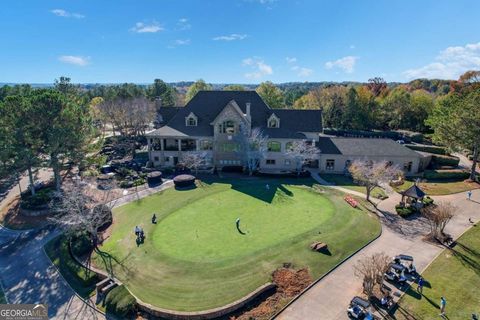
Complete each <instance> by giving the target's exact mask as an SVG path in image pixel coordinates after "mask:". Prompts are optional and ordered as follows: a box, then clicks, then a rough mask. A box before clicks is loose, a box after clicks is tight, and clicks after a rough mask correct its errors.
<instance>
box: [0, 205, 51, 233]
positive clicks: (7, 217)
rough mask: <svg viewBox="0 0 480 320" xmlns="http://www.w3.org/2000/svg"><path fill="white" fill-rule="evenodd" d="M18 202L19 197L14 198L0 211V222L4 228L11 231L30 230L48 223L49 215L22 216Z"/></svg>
mask: <svg viewBox="0 0 480 320" xmlns="http://www.w3.org/2000/svg"><path fill="white" fill-rule="evenodd" d="M19 200H20V197H16V198H15V199H13V200H12V201H10V202H9V203H8V204H7V205H6V206H5V207H4V208H2V210H1V211H0V220H1V221H2V224H3V225H4V226H5V227H7V228H11V229H30V228H34V227H40V226H44V225H46V224H47V223H48V222H49V221H48V217H49V215H41V216H27V215H23V214H22V213H21V210H20V204H19Z"/></svg>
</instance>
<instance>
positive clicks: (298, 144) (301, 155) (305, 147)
mask: <svg viewBox="0 0 480 320" xmlns="http://www.w3.org/2000/svg"><path fill="white" fill-rule="evenodd" d="M319 154H320V150H319V149H318V148H317V147H316V146H315V143H313V142H308V141H307V140H300V141H294V142H292V143H291V145H289V146H287V150H286V155H287V157H289V158H291V159H292V160H293V161H295V169H296V170H297V174H300V172H301V171H302V167H303V165H304V164H305V163H306V162H307V161H309V160H316V159H317V158H318V155H319Z"/></svg>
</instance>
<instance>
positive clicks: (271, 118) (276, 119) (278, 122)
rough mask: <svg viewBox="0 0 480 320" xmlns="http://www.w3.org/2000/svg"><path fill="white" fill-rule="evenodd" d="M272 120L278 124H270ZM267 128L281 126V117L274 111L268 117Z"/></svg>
mask: <svg viewBox="0 0 480 320" xmlns="http://www.w3.org/2000/svg"><path fill="white" fill-rule="evenodd" d="M270 120H275V121H276V122H277V126H276V127H272V126H270ZM267 128H272V129H278V128H280V118H279V117H277V115H276V114H275V113H272V114H271V115H270V117H268V119H267Z"/></svg>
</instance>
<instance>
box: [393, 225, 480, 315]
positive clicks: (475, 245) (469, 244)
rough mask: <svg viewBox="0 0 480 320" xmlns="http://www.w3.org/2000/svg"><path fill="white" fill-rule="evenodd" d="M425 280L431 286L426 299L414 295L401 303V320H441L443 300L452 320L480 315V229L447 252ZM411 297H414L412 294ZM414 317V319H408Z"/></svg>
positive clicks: (468, 232)
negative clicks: (440, 305)
mask: <svg viewBox="0 0 480 320" xmlns="http://www.w3.org/2000/svg"><path fill="white" fill-rule="evenodd" d="M422 276H423V277H424V278H425V279H426V280H427V281H428V282H429V283H430V286H431V288H430V286H425V287H424V289H423V297H422V298H421V299H420V296H419V295H418V294H416V293H413V292H412V291H409V292H407V294H406V295H405V296H404V297H403V298H402V299H401V301H400V306H401V307H402V308H403V309H405V310H402V309H399V310H398V311H397V313H396V314H395V316H396V318H397V319H436V318H439V317H438V314H439V309H438V307H437V305H439V304H440V297H441V296H444V297H445V298H446V300H447V308H446V311H447V312H446V314H447V316H448V318H449V319H470V318H471V314H472V313H477V314H479V313H480V295H479V294H478V289H479V287H480V227H479V226H477V227H472V229H470V230H469V231H467V232H466V233H465V234H464V235H463V236H462V237H461V238H460V239H459V240H458V243H457V245H456V246H455V247H454V248H453V250H445V251H444V252H442V254H441V255H440V256H439V257H438V258H437V259H435V261H434V262H433V263H432V264H431V265H430V266H429V267H428V268H427V270H425V272H424V273H423V274H422ZM409 293H410V294H409ZM408 314H410V316H409V315H408Z"/></svg>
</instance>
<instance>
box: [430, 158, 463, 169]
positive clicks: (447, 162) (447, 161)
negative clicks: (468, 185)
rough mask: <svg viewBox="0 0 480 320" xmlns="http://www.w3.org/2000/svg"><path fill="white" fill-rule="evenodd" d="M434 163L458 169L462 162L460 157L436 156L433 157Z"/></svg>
mask: <svg viewBox="0 0 480 320" xmlns="http://www.w3.org/2000/svg"><path fill="white" fill-rule="evenodd" d="M432 161H433V163H434V164H435V165H437V166H452V167H456V166H458V163H459V162H460V158H459V157H454V156H445V155H434V156H432Z"/></svg>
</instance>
